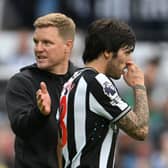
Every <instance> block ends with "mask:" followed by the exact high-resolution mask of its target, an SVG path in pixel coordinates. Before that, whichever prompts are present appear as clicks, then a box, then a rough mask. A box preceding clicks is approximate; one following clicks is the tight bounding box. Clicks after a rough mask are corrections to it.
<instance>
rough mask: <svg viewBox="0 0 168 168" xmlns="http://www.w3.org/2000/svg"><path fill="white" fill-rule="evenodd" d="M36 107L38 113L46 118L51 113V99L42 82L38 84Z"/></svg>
mask: <svg viewBox="0 0 168 168" xmlns="http://www.w3.org/2000/svg"><path fill="white" fill-rule="evenodd" d="M36 99H37V106H38V108H39V110H40V112H41V113H42V114H43V115H45V116H47V115H49V114H50V112H51V98H50V95H49V93H48V90H47V86H46V84H45V83H44V82H41V83H40V89H38V91H37V92H36Z"/></svg>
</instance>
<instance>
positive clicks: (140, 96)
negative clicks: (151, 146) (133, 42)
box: [118, 62, 149, 140]
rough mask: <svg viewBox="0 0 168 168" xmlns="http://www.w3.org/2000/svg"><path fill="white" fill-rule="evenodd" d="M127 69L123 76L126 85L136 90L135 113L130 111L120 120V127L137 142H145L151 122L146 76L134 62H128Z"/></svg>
mask: <svg viewBox="0 0 168 168" xmlns="http://www.w3.org/2000/svg"><path fill="white" fill-rule="evenodd" d="M127 67H128V71H127V72H125V73H124V74H123V75H124V79H125V81H126V83H127V84H128V85H129V86H131V87H132V88H133V90H134V95H135V107H134V110H133V111H130V112H129V113H127V115H125V116H124V117H123V118H122V119H121V120H119V122H118V125H119V127H120V128H121V129H122V130H124V131H125V132H126V133H127V134H128V135H130V136H131V137H133V138H135V139H137V140H144V139H145V137H146V136H147V134H148V121H149V109H148V101H147V93H146V89H145V86H144V75H143V72H142V71H141V70H140V68H139V67H138V66H137V65H135V64H134V63H133V62H128V64H127Z"/></svg>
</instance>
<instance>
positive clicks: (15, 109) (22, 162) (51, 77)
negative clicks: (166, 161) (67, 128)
mask: <svg viewBox="0 0 168 168" xmlns="http://www.w3.org/2000/svg"><path fill="white" fill-rule="evenodd" d="M75 70H76V67H75V66H73V64H72V63H70V64H69V69H68V72H67V73H66V74H65V75H55V74H51V73H49V72H46V71H43V70H40V69H38V68H37V66H36V64H33V65H31V66H27V67H24V68H22V69H21V72H19V73H17V74H16V75H14V76H13V77H12V78H11V79H10V80H9V82H8V85H7V90H6V108H7V112H8V115H9V119H10V123H11V128H12V130H13V132H14V133H15V135H16V139H15V168H57V167H58V165H57V155H56V151H57V150H56V147H57V131H58V125H57V122H56V112H57V108H58V106H59V97H60V93H61V90H62V86H63V84H64V82H65V81H66V80H67V79H68V78H69V77H70V76H71V75H72V74H73V72H74V71H75ZM41 81H44V82H45V83H46V85H47V88H48V92H49V94H50V96H51V100H52V107H51V109H52V112H51V114H50V115H49V116H43V115H42V114H41V113H40V111H39V109H38V107H37V104H36V91H37V90H38V89H39V87H40V82H41Z"/></svg>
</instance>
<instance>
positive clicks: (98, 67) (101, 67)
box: [85, 59, 106, 74]
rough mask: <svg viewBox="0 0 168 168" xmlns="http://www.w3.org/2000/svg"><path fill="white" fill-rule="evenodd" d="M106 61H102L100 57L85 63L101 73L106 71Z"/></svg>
mask: <svg viewBox="0 0 168 168" xmlns="http://www.w3.org/2000/svg"><path fill="white" fill-rule="evenodd" d="M103 62H104V61H100V60H99V59H96V60H93V61H91V62H88V63H86V64H85V66H86V67H91V68H93V69H95V70H96V71H97V72H99V73H104V74H105V71H106V67H105V65H104V64H103Z"/></svg>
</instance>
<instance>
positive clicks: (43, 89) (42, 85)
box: [40, 82, 47, 93]
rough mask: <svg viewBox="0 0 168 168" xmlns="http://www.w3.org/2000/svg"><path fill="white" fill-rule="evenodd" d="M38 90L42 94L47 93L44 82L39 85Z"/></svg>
mask: <svg viewBox="0 0 168 168" xmlns="http://www.w3.org/2000/svg"><path fill="white" fill-rule="evenodd" d="M40 88H41V91H42V93H47V86H46V84H45V82H41V83H40Z"/></svg>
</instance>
